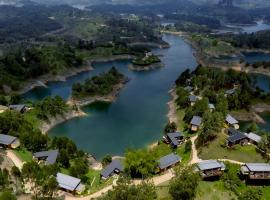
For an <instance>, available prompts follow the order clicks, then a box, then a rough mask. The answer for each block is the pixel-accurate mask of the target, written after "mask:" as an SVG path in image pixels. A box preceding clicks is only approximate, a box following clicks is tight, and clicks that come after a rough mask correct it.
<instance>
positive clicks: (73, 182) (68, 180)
mask: <svg viewBox="0 0 270 200" xmlns="http://www.w3.org/2000/svg"><path fill="white" fill-rule="evenodd" d="M56 180H57V182H58V185H59V187H61V188H63V189H67V190H70V191H74V190H77V188H78V187H79V185H80V183H81V179H78V178H75V177H72V176H69V175H66V174H62V173H57V175H56Z"/></svg>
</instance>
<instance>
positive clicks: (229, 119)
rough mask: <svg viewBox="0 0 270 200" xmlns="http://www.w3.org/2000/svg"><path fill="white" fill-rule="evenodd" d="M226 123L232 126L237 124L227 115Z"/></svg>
mask: <svg viewBox="0 0 270 200" xmlns="http://www.w3.org/2000/svg"><path fill="white" fill-rule="evenodd" d="M226 122H228V123H229V124H231V125H233V124H238V123H239V122H238V121H237V120H236V119H235V118H233V117H232V116H231V115H229V114H228V115H227V116H226Z"/></svg>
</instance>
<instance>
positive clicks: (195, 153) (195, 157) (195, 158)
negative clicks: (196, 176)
mask: <svg viewBox="0 0 270 200" xmlns="http://www.w3.org/2000/svg"><path fill="white" fill-rule="evenodd" d="M197 137H198V136H197V135H196V136H193V137H192V138H191V139H190V140H191V142H192V159H191V161H190V162H189V164H190V165H192V164H195V163H198V162H201V161H202V159H200V158H199V157H198V151H197V149H196V146H195V140H196V139H197Z"/></svg>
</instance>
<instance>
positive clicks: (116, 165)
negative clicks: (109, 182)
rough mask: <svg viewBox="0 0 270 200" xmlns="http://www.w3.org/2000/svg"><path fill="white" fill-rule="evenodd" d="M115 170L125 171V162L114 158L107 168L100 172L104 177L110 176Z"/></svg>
mask: <svg viewBox="0 0 270 200" xmlns="http://www.w3.org/2000/svg"><path fill="white" fill-rule="evenodd" d="M114 170H119V171H124V167H123V164H122V162H121V160H113V161H112V162H111V163H110V164H109V165H108V166H106V167H105V169H103V170H102V172H101V173H100V174H101V176H102V177H104V178H108V177H109V176H110V175H111V174H112V173H113V172H114Z"/></svg>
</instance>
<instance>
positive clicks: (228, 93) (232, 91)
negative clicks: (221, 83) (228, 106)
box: [225, 88, 236, 95]
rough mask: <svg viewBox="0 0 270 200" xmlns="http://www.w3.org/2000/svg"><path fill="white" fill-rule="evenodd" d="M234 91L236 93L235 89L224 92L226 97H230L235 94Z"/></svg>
mask: <svg viewBox="0 0 270 200" xmlns="http://www.w3.org/2000/svg"><path fill="white" fill-rule="evenodd" d="M235 91H236V88H233V89H230V90H226V91H225V94H227V95H232V94H234V93H235Z"/></svg>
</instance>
